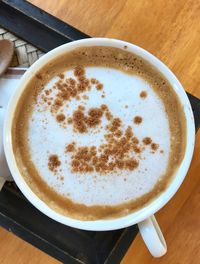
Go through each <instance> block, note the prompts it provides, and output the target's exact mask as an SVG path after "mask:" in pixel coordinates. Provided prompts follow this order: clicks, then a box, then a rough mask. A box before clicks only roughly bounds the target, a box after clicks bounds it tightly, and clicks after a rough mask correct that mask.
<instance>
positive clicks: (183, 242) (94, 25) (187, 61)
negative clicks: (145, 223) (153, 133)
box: [30, 0, 200, 264]
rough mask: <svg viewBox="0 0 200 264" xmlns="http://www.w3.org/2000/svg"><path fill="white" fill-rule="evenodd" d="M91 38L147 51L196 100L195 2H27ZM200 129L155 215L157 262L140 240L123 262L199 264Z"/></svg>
mask: <svg viewBox="0 0 200 264" xmlns="http://www.w3.org/2000/svg"><path fill="white" fill-rule="evenodd" d="M30 2H31V3H33V4H35V5H37V6H38V7H40V8H42V9H44V10H45V11H47V12H49V13H51V14H53V15H54V16H57V17H58V18H60V19H61V20H63V21H65V22H67V23H69V24H71V25H73V26H74V27H76V28H78V29H80V30H82V31H83V32H85V33H87V34H89V35H91V36H98V37H99V36H106V37H113V38H118V39H122V40H126V41H129V42H132V43H134V44H137V45H139V46H141V47H142V48H144V49H146V50H148V51H150V52H151V53H153V54H154V55H155V56H157V57H158V58H159V59H161V60H162V61H163V62H164V63H166V64H167V65H168V66H169V68H170V69H171V70H172V71H173V72H174V73H175V74H176V76H177V77H178V78H179V80H180V81H181V83H182V84H183V86H184V88H185V89H186V90H187V91H188V92H191V93H192V94H193V95H195V96H197V97H199V98H200V1H199V0H180V1H178V0H170V1H162V0H151V1H150V0H149V1H147V0H146V1H145V0H139V1H137V0H135V1H134V0H117V1H115V0H104V1H103V0H102V1H100V0H96V1H94V0H58V1H51V0H46V1H42V0H30ZM199 153H200V131H199V132H198V134H197V136H196V146H195V152H194V157H193V160H192V164H191V167H190V170H189V172H188V175H187V178H186V180H185V181H184V183H183V185H182V186H181V188H180V189H179V191H178V192H177V194H176V195H175V196H174V198H173V199H172V200H171V201H170V202H169V203H168V204H167V205H166V206H165V207H164V208H163V209H162V210H160V211H159V212H158V213H157V214H156V216H157V219H158V221H159V223H160V226H161V228H162V230H163V233H164V235H165V238H166V241H167V244H168V253H167V255H166V256H164V257H163V258H160V259H154V258H152V257H151V256H150V254H149V253H148V251H147V249H146V248H145V246H144V243H143V242H142V240H141V238H140V236H138V237H137V238H136V240H135V241H134V242H133V244H132V246H131V247H130V249H129V251H128V252H127V254H126V256H125V257H124V259H123V261H122V264H138V263H143V264H147V263H148V264H154V263H159V264H165V263H167V264H168V263H175V264H176V263H181V264H184V263H187V264H188V263H190V264H192V263H194V264H197V263H199V259H200V250H199V249H200V239H199V237H200V177H199V174H198V172H199V171H200V159H199Z"/></svg>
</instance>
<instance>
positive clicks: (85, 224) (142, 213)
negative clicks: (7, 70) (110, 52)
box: [3, 38, 195, 231]
mask: <svg viewBox="0 0 200 264" xmlns="http://www.w3.org/2000/svg"><path fill="white" fill-rule="evenodd" d="M80 46H112V47H117V48H121V49H123V48H124V46H127V50H128V51H130V52H133V53H135V54H136V55H139V56H141V57H142V58H144V59H145V60H147V61H148V62H149V63H150V64H152V65H153V66H154V67H156V68H157V70H158V71H160V72H161V73H162V74H163V75H164V76H165V78H166V79H167V80H168V81H169V83H170V84H171V86H172V87H173V89H174V90H175V92H176V94H177V96H178V97H179V99H180V101H181V103H182V106H183V110H184V113H185V117H186V127H187V131H186V142H187V143H186V149H185V154H184V158H183V160H182V162H181V164H180V166H179V168H178V169H177V172H176V175H175V176H174V178H173V179H172V180H171V182H170V184H169V186H168V187H167V189H166V190H165V191H164V192H163V193H161V194H160V195H159V196H158V197H157V198H155V199H154V200H153V201H152V202H150V203H149V204H147V205H145V206H144V207H142V208H140V209H138V210H136V211H134V212H132V213H130V214H128V215H126V216H122V217H119V218H114V219H102V220H94V221H82V220H77V219H73V218H70V217H68V216H64V215H61V214H59V213H57V212H55V211H54V210H53V209H51V208H50V207H48V205H47V204H45V203H44V202H43V201H42V200H41V199H40V198H39V197H38V196H37V195H36V194H35V193H34V192H33V191H32V190H31V188H30V187H29V186H28V185H27V183H26V182H25V180H24V178H23V176H22V175H21V174H20V171H19V169H18V167H17V164H16V160H15V157H14V153H13V149H12V137H11V127H12V120H13V116H14V112H15V108H16V105H17V102H18V100H19V98H20V96H21V94H22V92H23V90H24V89H25V87H26V84H27V83H28V81H29V80H30V79H31V77H32V76H33V75H34V74H35V73H36V72H37V71H38V69H39V68H40V67H43V66H44V65H45V64H46V63H47V62H48V61H50V60H52V59H54V58H56V57H58V56H59V55H61V54H62V53H65V52H69V51H70V50H73V49H74V48H77V47H80ZM3 143H4V150H5V155H6V159H7V162H8V166H9V169H10V171H11V174H12V176H13V178H14V180H15V182H16V184H17V186H18V187H19V189H20V190H21V191H22V193H23V194H24V195H25V197H26V198H27V199H28V200H29V201H30V202H31V203H32V204H33V205H34V206H35V207H36V208H37V209H39V210H40V211H41V212H43V213H44V214H46V215H47V216H49V217H50V218H52V219H54V220H56V221H58V222H60V223H62V224H65V225H68V226H71V227H74V228H78V229H83V230H91V231H107V230H115V229H120V228H125V227H128V226H131V225H133V224H136V223H138V222H140V221H143V220H144V219H146V218H148V217H149V216H151V215H152V214H154V213H155V212H157V211H158V210H159V209H160V208H162V207H163V206H164V205H165V204H166V203H167V202H168V201H169V200H170V199H171V198H172V196H173V195H174V194H175V193H176V191H177V190H178V189H179V187H180V185H181V184H182V182H183V180H184V178H185V176H186V174H187V171H188V168H189V165H190V162H191V159H192V154H193V150H194V143H195V125H194V117H193V112H192V108H191V105H190V102H189V99H188V97H187V95H186V92H185V91H184V88H183V87H182V85H181V83H180V82H179V81H178V79H177V78H176V76H175V75H174V74H173V73H172V72H171V70H170V69H169V68H168V67H167V66H166V65H165V64H164V63H163V62H161V61H160V60H159V59H158V58H156V57H155V56H154V55H152V54H151V53H149V52H148V51H146V50H144V49H143V48H141V47H138V46H136V45H134V44H132V43H129V42H126V41H122V40H117V39H111V38H89V39H82V40H77V41H73V42H70V43H67V44H64V45H61V46H59V47H57V48H55V49H53V50H52V51H50V52H48V53H47V54H45V55H44V56H42V57H41V58H40V59H39V60H38V61H36V62H35V63H34V64H33V65H32V66H31V67H30V68H29V69H28V70H27V71H26V72H25V74H24V75H23V77H22V78H21V80H20V82H19V85H18V87H17V88H16V90H15V92H14V94H13V96H12V98H11V99H10V101H9V104H8V108H7V113H6V117H5V122H4V133H3Z"/></svg>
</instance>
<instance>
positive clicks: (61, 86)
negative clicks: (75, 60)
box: [42, 66, 103, 115]
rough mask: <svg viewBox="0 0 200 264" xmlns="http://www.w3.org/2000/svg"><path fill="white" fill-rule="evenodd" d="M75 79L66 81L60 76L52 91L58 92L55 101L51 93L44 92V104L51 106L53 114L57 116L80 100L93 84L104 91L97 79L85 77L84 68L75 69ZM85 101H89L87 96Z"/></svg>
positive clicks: (77, 67) (62, 75)
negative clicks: (65, 106) (60, 110)
mask: <svg viewBox="0 0 200 264" xmlns="http://www.w3.org/2000/svg"><path fill="white" fill-rule="evenodd" d="M73 73H74V76H75V78H71V77H70V78H66V79H64V74H62V73H61V74H59V75H58V77H59V80H58V81H57V82H56V83H55V84H54V85H53V87H52V89H51V92H52V90H54V91H57V93H56V96H55V98H54V100H53V98H52V97H50V93H51V92H50V91H44V94H43V96H42V98H43V100H44V102H47V104H48V105H50V106H51V113H52V114H53V115H55V114H56V113H57V112H58V110H59V109H60V108H61V107H62V106H63V105H64V104H66V102H67V101H70V100H72V99H76V100H80V94H81V93H83V92H86V91H89V90H90V89H91V84H95V87H96V89H97V90H99V91H100V90H102V89H103V84H102V83H101V82H100V81H99V80H97V79H94V78H92V79H88V78H87V77H86V75H85V69H84V67H82V66H76V67H75V68H74V71H73ZM83 98H84V99H88V96H87V95H83Z"/></svg>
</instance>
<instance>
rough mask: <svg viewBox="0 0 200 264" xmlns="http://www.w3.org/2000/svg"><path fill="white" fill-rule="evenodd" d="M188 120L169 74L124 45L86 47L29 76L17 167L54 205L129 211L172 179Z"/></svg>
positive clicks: (87, 215)
mask: <svg viewBox="0 0 200 264" xmlns="http://www.w3.org/2000/svg"><path fill="white" fill-rule="evenodd" d="M185 126H186V121H185V117H184V113H183V110H182V106H181V103H180V102H179V99H178V97H177V95H176V93H175V92H174V90H173V88H172V87H171V85H170V84H169V82H168V81H167V80H166V79H165V78H164V76H163V75H162V74H161V73H160V72H159V71H158V70H157V69H155V68H154V67H153V66H152V65H150V64H149V63H148V62H147V61H145V60H144V59H143V58H141V57H138V56H137V55H135V54H133V53H131V52H129V51H128V49H127V47H126V46H125V47H124V48H123V49H118V48H114V47H104V46H94V47H82V48H77V49H74V50H73V51H71V52H69V53H66V54H64V55H63V56H62V57H59V58H56V59H55V60H52V61H50V62H49V63H48V64H47V65H45V67H43V68H42V69H40V70H38V72H37V74H35V75H34V76H33V77H32V79H31V80H30V81H29V83H28V85H27V87H26V89H25V90H24V92H23V94H22V96H21V98H20V100H19V102H18V106H17V111H16V113H15V118H14V122H13V127H12V143H13V151H14V153H15V159H16V162H17V165H18V168H19V170H20V172H21V174H22V176H23V177H24V179H25V181H26V183H27V184H28V185H29V187H30V188H31V189H32V190H33V192H34V193H35V194H36V195H37V196H38V197H39V198H40V199H41V200H42V201H44V202H45V203H46V204H47V205H48V206H49V207H50V208H52V209H53V210H55V211H57V212H59V213H61V214H63V215H67V216H69V217H72V218H76V219H81V220H97V219H106V218H116V217H119V216H124V215H127V214H130V213H131V212H133V211H134V210H138V209H140V208H142V207H144V206H145V205H146V204H148V203H149V202H151V201H152V200H153V199H155V198H157V197H158V196H159V195H160V194H161V193H162V192H163V191H164V190H165V189H166V188H167V186H168V185H169V183H170V181H171V180H172V179H173V176H174V175H175V173H176V170H177V168H178V167H179V165H180V163H181V161H182V159H183V156H184V152H185V145H186V142H185V138H186V128H185Z"/></svg>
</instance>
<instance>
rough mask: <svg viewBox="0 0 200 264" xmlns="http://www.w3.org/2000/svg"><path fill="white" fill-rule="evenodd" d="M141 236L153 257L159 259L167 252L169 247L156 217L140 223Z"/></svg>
mask: <svg viewBox="0 0 200 264" xmlns="http://www.w3.org/2000/svg"><path fill="white" fill-rule="evenodd" d="M138 227H139V230H140V234H141V236H142V238H143V240H144V243H145V244H146V246H147V248H148V250H149V252H150V253H151V255H152V256H153V257H156V258H159V257H162V256H163V255H165V253H166V252H167V245H166V242H165V239H164V236H163V234H162V231H161V230H160V227H159V225H158V222H157V221H156V218H155V216H154V215H152V216H150V217H149V218H147V219H145V220H144V221H142V222H140V223H138Z"/></svg>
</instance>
